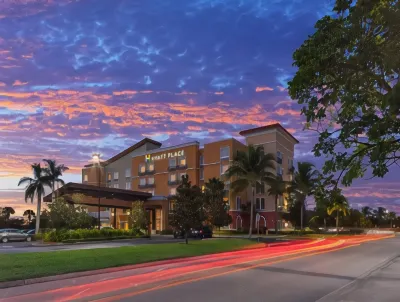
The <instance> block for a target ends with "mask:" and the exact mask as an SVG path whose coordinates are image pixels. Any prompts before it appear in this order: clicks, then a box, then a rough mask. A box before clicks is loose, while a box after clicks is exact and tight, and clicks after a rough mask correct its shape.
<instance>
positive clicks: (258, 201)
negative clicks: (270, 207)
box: [256, 198, 260, 210]
mask: <svg viewBox="0 0 400 302" xmlns="http://www.w3.org/2000/svg"><path fill="white" fill-rule="evenodd" d="M259 209H260V198H256V210H259Z"/></svg>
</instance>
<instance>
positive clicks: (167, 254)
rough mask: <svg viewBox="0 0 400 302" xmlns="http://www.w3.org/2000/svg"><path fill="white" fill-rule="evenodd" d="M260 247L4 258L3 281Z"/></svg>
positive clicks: (211, 245) (219, 245)
mask: <svg viewBox="0 0 400 302" xmlns="http://www.w3.org/2000/svg"><path fill="white" fill-rule="evenodd" d="M252 246H257V242H255V241H249V240H245V239H218V240H196V241H189V244H188V245H186V244H184V243H167V244H146V245H138V246H129V247H120V248H106V249H105V248H100V249H91V250H75V251H57V252H43V253H23V254H0V281H11V280H21V279H28V278H37V277H44V276H51V275H60V274H65V273H72V272H80V271H87V270H95V269H101V268H107V267H116V266H123V265H129V264H138V263H144V262H151V261H157V260H165V259H173V258H181V257H190V256H201V255H205V254H212V253H219V252H227V251H232V250H239V249H243V248H249V247H252Z"/></svg>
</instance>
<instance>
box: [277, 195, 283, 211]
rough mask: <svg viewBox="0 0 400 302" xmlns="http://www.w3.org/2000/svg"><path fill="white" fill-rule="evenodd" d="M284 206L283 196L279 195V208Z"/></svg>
mask: <svg viewBox="0 0 400 302" xmlns="http://www.w3.org/2000/svg"><path fill="white" fill-rule="evenodd" d="M282 208H283V196H282V195H279V197H278V209H282Z"/></svg>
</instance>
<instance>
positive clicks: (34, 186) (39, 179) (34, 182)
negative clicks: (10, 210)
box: [18, 164, 51, 234]
mask: <svg viewBox="0 0 400 302" xmlns="http://www.w3.org/2000/svg"><path fill="white" fill-rule="evenodd" d="M31 167H32V170H33V178H30V177H22V178H21V179H20V180H19V182H18V186H20V185H22V184H25V185H26V188H25V202H27V201H28V199H30V200H31V203H33V199H34V197H35V196H36V197H37V209H36V227H35V232H36V234H38V233H39V227H40V209H41V203H42V196H44V194H45V192H44V188H45V187H49V188H50V187H51V178H50V176H48V175H47V173H46V171H45V170H44V168H42V167H41V166H40V164H33V165H32V166H31Z"/></svg>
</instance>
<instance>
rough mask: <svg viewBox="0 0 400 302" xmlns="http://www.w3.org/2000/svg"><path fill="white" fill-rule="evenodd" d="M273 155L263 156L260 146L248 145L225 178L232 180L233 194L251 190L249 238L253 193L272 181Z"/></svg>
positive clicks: (237, 156)
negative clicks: (261, 185)
mask: <svg viewBox="0 0 400 302" xmlns="http://www.w3.org/2000/svg"><path fill="white" fill-rule="evenodd" d="M272 171H275V155H274V154H271V153H267V154H264V149H263V148H262V147H261V146H257V147H254V146H252V145H250V146H249V147H248V149H247V152H243V151H238V153H237V155H236V157H235V158H234V160H233V162H232V165H231V166H230V167H229V168H228V170H227V171H226V173H225V176H226V177H227V178H229V179H231V178H232V179H234V180H233V181H232V182H231V188H232V190H233V191H234V192H243V191H245V190H246V189H247V188H248V187H251V189H252V196H251V205H250V226H249V238H251V235H252V232H253V220H254V218H253V217H254V191H255V189H256V185H257V183H258V184H265V183H267V184H269V183H271V182H272V181H273V179H274V173H273V172H272Z"/></svg>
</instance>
